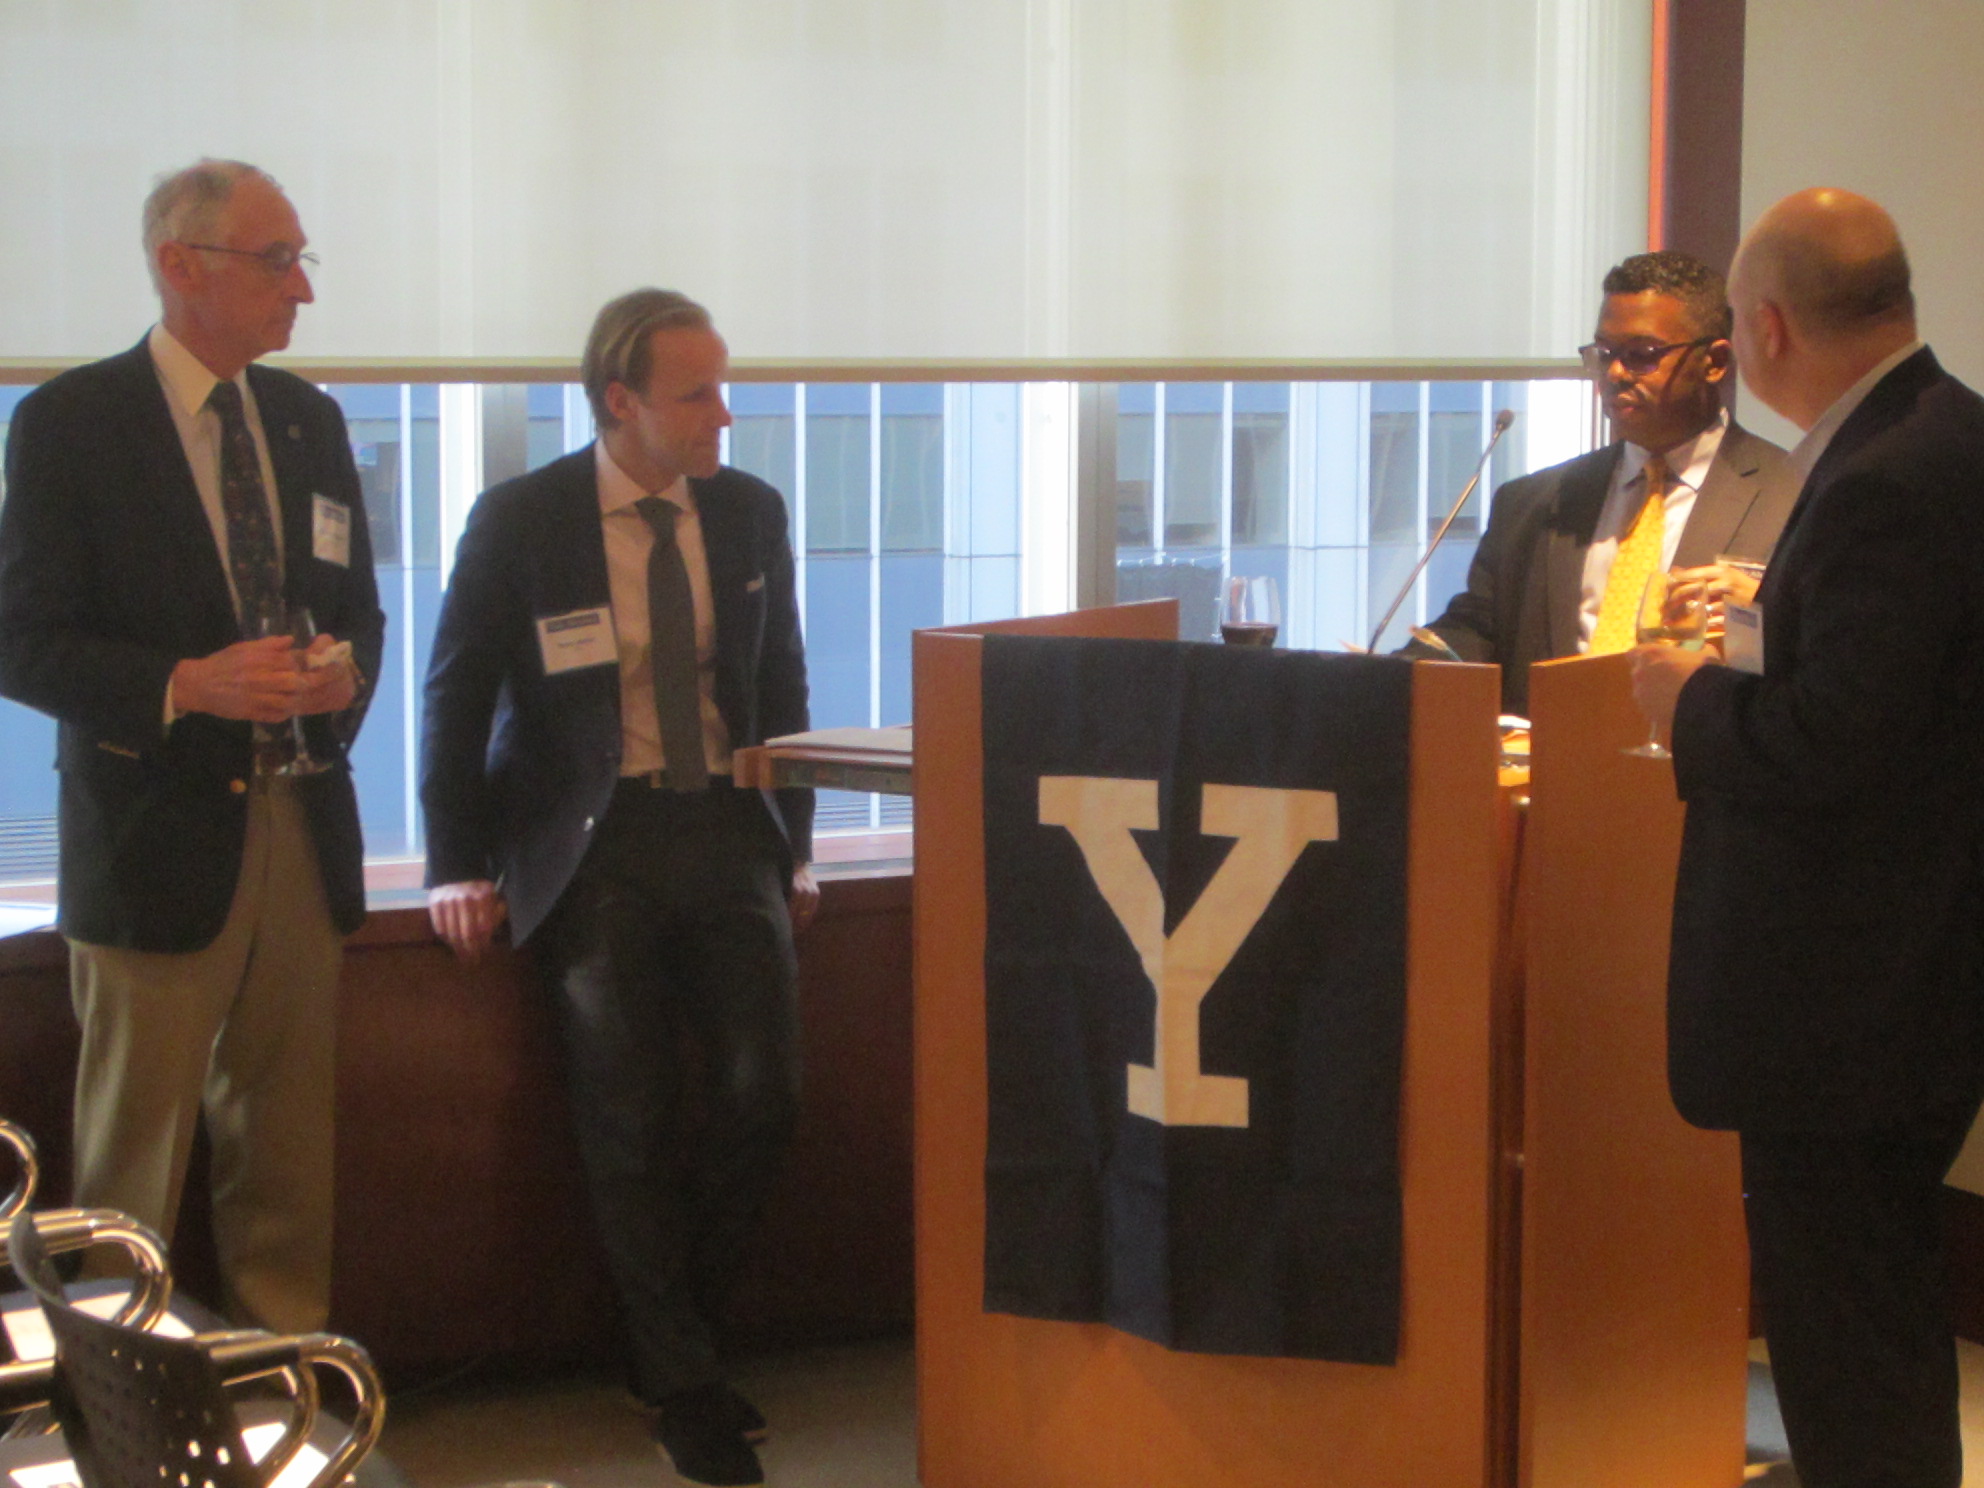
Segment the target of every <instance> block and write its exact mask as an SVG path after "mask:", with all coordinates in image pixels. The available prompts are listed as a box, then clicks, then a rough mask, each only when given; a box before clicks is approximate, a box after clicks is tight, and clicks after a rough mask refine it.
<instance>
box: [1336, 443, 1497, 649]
mask: <svg viewBox="0 0 1984 1488" xmlns="http://www.w3.org/2000/svg"><path fill="white" fill-rule="evenodd" d="M1515 421H1516V416H1515V411H1514V410H1513V409H1509V408H1504V409H1503V410H1502V411H1501V412H1500V413H1498V414H1496V415H1495V429H1494V432H1493V433H1491V434H1490V435H1489V436H1488V444H1487V447H1486V448H1485V449H1483V450H1482V451H1481V458H1480V459H1478V460H1476V461H1475V462H1474V474H1472V475H1470V476H1469V477H1468V478H1467V484H1466V485H1464V486H1462V487H1461V488H1460V495H1459V496H1457V497H1455V498H1454V504H1453V506H1452V508H1451V509H1450V510H1449V511H1448V512H1447V519H1446V520H1445V521H1444V522H1442V523H1441V524H1440V530H1439V531H1438V532H1435V533H1434V534H1433V540H1432V541H1431V542H1429V543H1428V544H1426V551H1425V552H1423V553H1421V554H1420V555H1419V561H1418V562H1417V563H1415V564H1413V565H1412V572H1411V573H1409V574H1407V575H1406V576H1405V583H1404V584H1403V585H1401V586H1400V588H1399V591H1398V593H1397V594H1396V595H1395V596H1393V598H1392V603H1391V608H1389V609H1388V610H1386V611H1385V618H1384V619H1382V620H1380V621H1379V622H1378V628H1377V629H1376V630H1374V631H1372V632H1371V644H1370V645H1369V646H1367V647H1366V648H1365V649H1366V650H1367V651H1376V650H1377V649H1378V637H1379V636H1381V635H1383V634H1384V633H1385V627H1386V626H1387V625H1390V624H1391V623H1392V616H1394V615H1396V614H1397V613H1398V607H1399V606H1400V605H1402V604H1404V603H1405V597H1406V595H1408V594H1410V593H1411V592H1412V586H1413V585H1414V584H1416V583H1418V582H1419V576H1420V574H1422V573H1424V572H1425V571H1426V565H1427V564H1428V563H1429V562H1431V561H1432V558H1433V553H1434V551H1435V550H1436V549H1437V548H1438V547H1439V546H1440V543H1441V540H1442V539H1444V538H1445V537H1446V535H1447V529H1448V528H1449V527H1451V526H1453V524H1454V518H1455V517H1458V516H1459V515H1460V509H1461V508H1462V507H1463V506H1466V505H1467V498H1468V497H1470V496H1472V495H1473V494H1474V488H1475V487H1476V486H1477V485H1479V484H1480V483H1481V472H1482V471H1484V470H1486V469H1487V468H1488V457H1489V456H1490V455H1492V454H1494V453H1495V446H1496V445H1497V444H1499V443H1500V442H1501V439H1502V436H1503V435H1504V434H1506V433H1508V432H1509V425H1511V424H1513V423H1514V422H1515Z"/></svg>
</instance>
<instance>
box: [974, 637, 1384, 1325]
mask: <svg viewBox="0 0 1984 1488" xmlns="http://www.w3.org/2000/svg"><path fill="white" fill-rule="evenodd" d="M983 675H984V684H983V685H984V710H985V733H984V745H985V856H986V863H985V876H986V901H987V902H986V912H987V935H986V951H985V990H986V1004H987V1006H986V1021H987V1029H986V1032H987V1047H988V1056H987V1057H988V1061H989V1065H990V1069H989V1074H990V1088H991V1110H990V1113H989V1116H990V1133H989V1142H988V1146H987V1151H986V1171H985V1192H986V1234H985V1306H986V1307H987V1308H988V1309H989V1310H991V1311H995V1312H1009V1313H1016V1314H1019V1315H1021V1316H1024V1317H1035V1318H1053V1319H1061V1320H1066V1321H1082V1322H1107V1323H1109V1324H1111V1325H1113V1326H1115V1327H1117V1328H1120V1329H1122V1330H1123V1331H1125V1332H1128V1333H1134V1334H1137V1335H1138V1336H1140V1337H1143V1338H1149V1339H1152V1340H1154V1341H1156V1342H1158V1343H1162V1344H1166V1345H1168V1346H1170V1347H1172V1348H1178V1349H1189V1350H1195V1351H1199V1352H1206V1353H1229V1354H1261V1355H1278V1356H1286V1357H1295V1358H1310V1359H1336V1360H1342V1361H1346V1362H1351V1363H1362V1364H1390V1363H1392V1362H1394V1361H1395V1359H1396V1358H1397V1353H1398V1315H1399V1227H1400V1217H1399V1210H1400V1200H1399V1177H1398V1093H1399V1061H1400V1049H1401V1046H1402V1043H1403V1039H1404V1026H1405V893H1406V884H1405V868H1406V823H1407V791H1406V786H1407V771H1408V762H1409V754H1410V749H1409V744H1410V734H1411V698H1412V668H1411V665H1410V664H1409V663H1407V662H1403V661H1397V660H1392V659H1389V658H1367V657H1354V656H1325V655H1319V654H1316V653H1311V652H1278V651H1271V650H1255V649H1252V648H1227V647H1220V646H1212V645H1185V644H1172V643H1168V642H1159V641H1117V640H1069V639H1058V638H1057V639H1046V638H1031V637H1019V636H988V637H987V638H986V640H985V651H984V671H983Z"/></svg>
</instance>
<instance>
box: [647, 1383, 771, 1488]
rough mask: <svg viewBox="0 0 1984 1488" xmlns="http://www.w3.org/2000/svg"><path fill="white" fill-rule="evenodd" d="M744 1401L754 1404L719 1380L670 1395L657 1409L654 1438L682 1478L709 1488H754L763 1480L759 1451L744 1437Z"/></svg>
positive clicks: (678, 1475)
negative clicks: (742, 1421)
mask: <svg viewBox="0 0 1984 1488" xmlns="http://www.w3.org/2000/svg"><path fill="white" fill-rule="evenodd" d="M733 1402H736V1403H735V1404H733ZM739 1404H741V1405H744V1406H746V1407H747V1408H748V1407H749V1402H748V1401H745V1400H744V1398H743V1397H742V1396H741V1395H738V1394H737V1393H736V1392H735V1391H734V1390H732V1389H731V1388H730V1387H729V1386H728V1385H726V1384H723V1383H721V1382H717V1383H712V1384H707V1385H698V1386H696V1387H695V1388H694V1389H691V1390H683V1391H681V1392H679V1393H677V1394H674V1395H671V1396H669V1397H668V1398H667V1399H666V1400H664V1401H662V1402H661V1404H660V1405H659V1406H658V1407H657V1408H656V1411H655V1417H654V1425H653V1427H652V1430H653V1433H654V1439H655V1442H656V1443H657V1444H658V1445H659V1446H660V1447H661V1450H662V1451H663V1452H665V1453H667V1455H668V1460H669V1461H670V1462H672V1463H673V1464H674V1465H675V1473H676V1476H677V1477H679V1478H681V1479H682V1481H683V1482H685V1483H698V1484H706V1485H709V1488H749V1485H751V1484H755V1483H762V1482H764V1480H765V1470H764V1467H763V1466H762V1465H761V1464H760V1463H759V1461H758V1454H757V1453H756V1452H754V1451H752V1450H751V1444H750V1443H749V1442H747V1441H745V1440H744V1431H743V1428H742V1426H741V1424H740V1420H741V1418H740V1416H739V1413H738V1410H737V1405H739ZM752 1414H753V1415H756V1414H757V1412H756V1411H755V1410H753V1411H752Z"/></svg>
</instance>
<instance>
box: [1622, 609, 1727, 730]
mask: <svg viewBox="0 0 1984 1488" xmlns="http://www.w3.org/2000/svg"><path fill="white" fill-rule="evenodd" d="M1673 586H1674V575H1672V574H1670V573H1664V572H1663V573H1655V574H1652V575H1650V576H1649V577H1648V578H1647V581H1646V592H1645V593H1643V594H1642V595H1641V596H1640V609H1639V615H1638V617H1637V624H1636V625H1635V627H1634V633H1635V635H1636V636H1637V638H1638V640H1639V643H1640V644H1641V645H1642V646H1680V647H1682V648H1684V649H1686V650H1690V651H1699V650H1700V649H1701V645H1702V642H1703V641H1704V640H1705V639H1706V638H1707V636H1708V606H1707V605H1705V604H1703V603H1702V602H1701V600H1699V599H1695V598H1674V597H1672V596H1671V590H1672V589H1673ZM1670 600H1671V602H1670ZM1625 752H1626V753H1627V754H1632V755H1638V756H1639V757H1640V758H1641V759H1672V758H1674V755H1673V753H1672V752H1671V751H1670V750H1669V749H1668V748H1667V747H1666V746H1665V745H1664V744H1662V743H1661V742H1660V725H1659V724H1657V723H1655V724H1648V725H1647V739H1646V743H1644V744H1638V745H1635V746H1634V747H1633V748H1631V749H1628V750H1626V751H1625Z"/></svg>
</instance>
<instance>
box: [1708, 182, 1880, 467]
mask: <svg viewBox="0 0 1984 1488" xmlns="http://www.w3.org/2000/svg"><path fill="white" fill-rule="evenodd" d="M1729 304H1730V308H1731V309H1732V310H1734V311H1735V314H1736V330H1735V335H1734V336H1733V337H1732V338H1731V339H1732V340H1733V341H1734V342H1735V346H1736V365H1737V367H1738V368H1739V369H1740V371H1741V372H1742V376H1743V381H1744V383H1745V385H1747V386H1748V387H1749V389H1750V391H1751V392H1753V393H1755V394H1756V395H1757V396H1758V397H1759V398H1761V399H1762V400H1763V401H1764V402H1765V403H1766V404H1768V405H1769V406H1770V407H1772V408H1774V409H1776V410H1777V411H1778V412H1779V413H1781V414H1783V415H1784V416H1785V417H1786V418H1788V419H1790V420H1791V421H1792V422H1793V423H1795V424H1797V425H1798V427H1799V428H1801V429H1809V428H1811V427H1812V425H1813V424H1814V423H1816V422H1817V421H1818V419H1819V418H1820V417H1821V416H1822V415H1823V414H1824V412H1825V410H1826V409H1827V408H1829V407H1831V406H1832V404H1833V402H1834V400H1836V399H1837V398H1838V397H1839V396H1840V394H1842V393H1844V392H1845V391H1846V390H1847V389H1848V388H1850V387H1852V386H1853V385H1854V384H1855V383H1856V382H1858V381H1859V380H1860V379H1861V378H1862V377H1863V376H1865V375H1866V374H1867V373H1868V372H1871V371H1872V370H1873V369H1874V368H1875V367H1878V366H1879V365H1880V364H1881V363H1882V362H1883V361H1885V360H1887V359H1888V357H1890V356H1891V355H1893V354H1894V353H1896V352H1898V351H1901V350H1902V349H1903V348H1905V347H1906V346H1908V344H1909V343H1910V342H1912V341H1914V340H1915V295H1914V293H1913V292H1912V291H1911V290H1910V289H1909V285H1908V254H1907V253H1906V252H1905V251H1904V250H1903V249H1902V246H1901V234H1900V233H1899V232H1897V231H1896V230H1895V225H1894V219H1893V218H1892V217H1890V216H1888V214H1887V213H1886V212H1884V211H1882V210H1881V208H1880V206H1879V204H1878V203H1875V202H1871V201H1869V200H1867V198H1866V197H1864V196H1855V195H1854V194H1853V193H1852V192H1850V191H1840V190H1837V189H1835V188H1833V187H1828V186H1821V187H1817V188H1815V189H1813V190H1810V191H1800V192H1798V193H1797V194H1796V195H1795V196H1787V197H1786V198H1785V199H1784V200H1783V201H1781V202H1779V203H1778V204H1777V205H1776V206H1774V207H1772V208H1771V209H1770V210H1769V211H1768V212H1766V213H1764V215H1763V216H1762V217H1760V218H1758V219H1757V223H1756V226H1754V227H1752V228H1751V229H1750V231H1749V233H1748V235H1747V236H1746V237H1744V239H1743V246H1742V247H1740V248H1738V249H1737V250H1736V262H1735V264H1734V265H1733V266H1732V267H1731V269H1730V271H1729Z"/></svg>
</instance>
